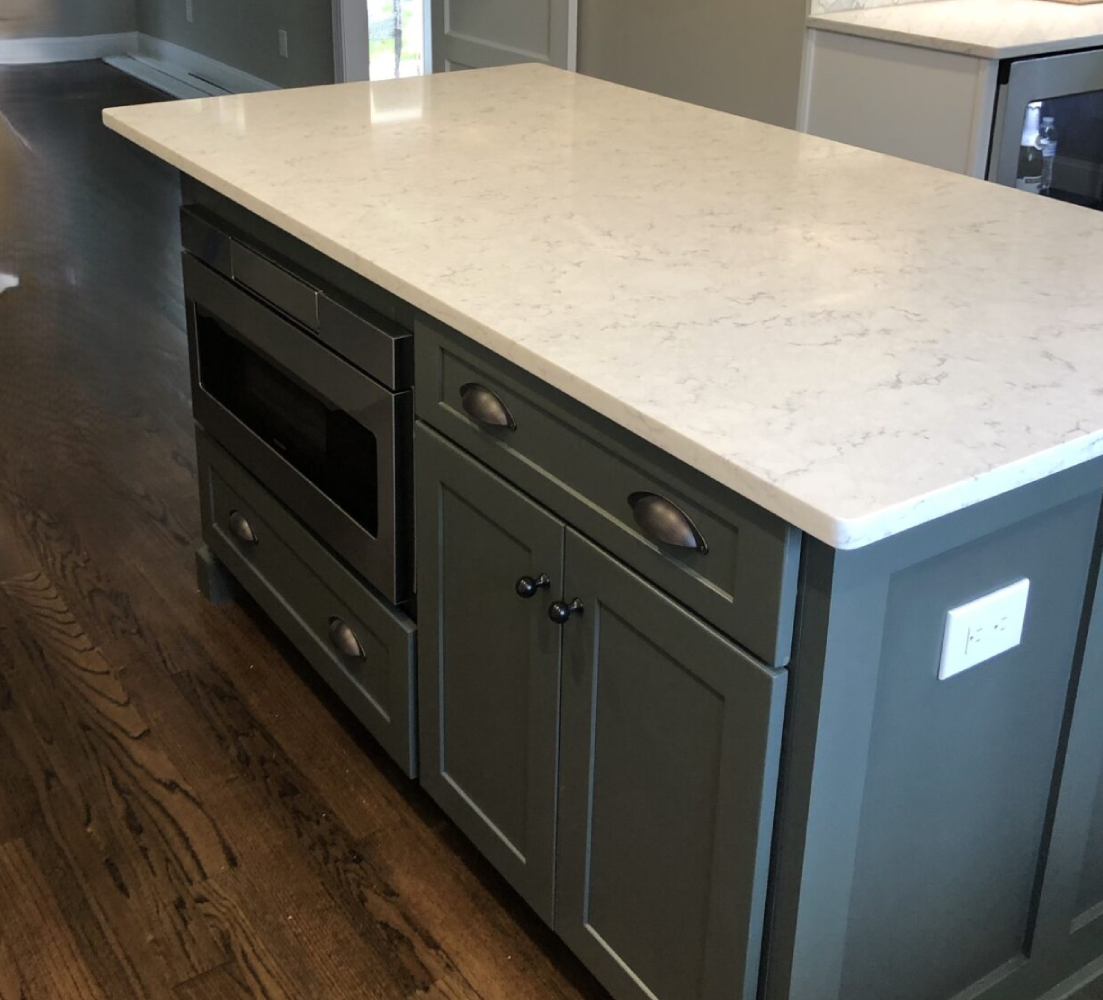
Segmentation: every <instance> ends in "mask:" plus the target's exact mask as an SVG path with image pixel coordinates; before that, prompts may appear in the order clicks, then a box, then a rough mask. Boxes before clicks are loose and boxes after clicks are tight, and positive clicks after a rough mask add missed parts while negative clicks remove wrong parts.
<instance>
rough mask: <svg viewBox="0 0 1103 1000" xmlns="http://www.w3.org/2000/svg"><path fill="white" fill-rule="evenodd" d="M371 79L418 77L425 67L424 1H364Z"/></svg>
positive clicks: (426, 13) (427, 19)
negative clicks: (366, 11) (366, 15)
mask: <svg viewBox="0 0 1103 1000" xmlns="http://www.w3.org/2000/svg"><path fill="white" fill-rule="evenodd" d="M366 3H367V6H368V54H369V61H368V72H369V74H370V78H371V79H372V80H394V79H395V78H397V77H405V76H421V75H422V74H423V73H425V72H427V71H428V67H427V66H426V57H427V52H426V48H427V46H426V44H425V41H426V28H427V26H428V24H429V18H428V16H427V15H428V12H427V10H426V8H427V6H428V0H366Z"/></svg>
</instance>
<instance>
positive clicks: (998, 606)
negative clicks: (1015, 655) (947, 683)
mask: <svg viewBox="0 0 1103 1000" xmlns="http://www.w3.org/2000/svg"><path fill="white" fill-rule="evenodd" d="M1029 592H1030V581H1029V580H1020V581H1019V582H1018V583H1013V584H1011V585H1010V586H1008V587H1004V588H1003V589H1002V590H997V591H994V592H993V593H991V594H986V595H985V596H984V597H978V598H977V599H976V600H975V601H970V602H969V603H968V604H963V605H961V607H959V608H954V609H953V610H952V611H950V612H948V613H947V615H946V631H945V632H944V633H943V635H942V662H941V663H940V664H939V668H938V679H939V680H942V681H944V680H946V678H948V677H953V676H954V674H960V673H961V672H962V671H963V670H968V669H969V668H970V667H975V666H976V665H977V664H978V663H983V662H984V661H985V660H990V659H992V657H993V656H998V655H999V654H1000V653H1004V652H1006V651H1007V650H1009V649H1013V648H1014V647H1015V646H1017V645H1018V644H1019V642H1020V640H1021V639H1022V637H1023V622H1024V620H1025V619H1026V599H1027V595H1028V594H1029Z"/></svg>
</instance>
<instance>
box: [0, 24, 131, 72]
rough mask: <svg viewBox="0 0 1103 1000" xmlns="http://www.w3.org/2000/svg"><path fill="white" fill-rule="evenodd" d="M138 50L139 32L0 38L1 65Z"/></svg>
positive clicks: (108, 54) (50, 61)
mask: <svg viewBox="0 0 1103 1000" xmlns="http://www.w3.org/2000/svg"><path fill="white" fill-rule="evenodd" d="M137 51H138V32H136V31H123V32H120V33H118V34H114V35H75V36H72V37H68V38H3V39H0V66H16V65H21V64H24V63H52V62H77V61H80V60H83V59H102V58H103V57H104V56H118V55H125V54H127V53H130V52H137Z"/></svg>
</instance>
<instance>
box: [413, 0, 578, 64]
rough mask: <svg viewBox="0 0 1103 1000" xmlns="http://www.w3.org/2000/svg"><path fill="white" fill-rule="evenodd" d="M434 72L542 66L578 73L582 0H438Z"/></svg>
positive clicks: (435, 14) (435, 2)
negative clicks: (489, 67) (520, 63)
mask: <svg viewBox="0 0 1103 1000" xmlns="http://www.w3.org/2000/svg"><path fill="white" fill-rule="evenodd" d="M432 3H433V71H434V72H438V73H439V72H441V71H442V70H452V69H481V68H483V67H485V66H505V65H508V64H509V63H519V62H542V63H549V64H550V65H552V66H559V67H561V68H562V69H570V70H573V69H574V68H575V57H576V49H577V39H578V0H432Z"/></svg>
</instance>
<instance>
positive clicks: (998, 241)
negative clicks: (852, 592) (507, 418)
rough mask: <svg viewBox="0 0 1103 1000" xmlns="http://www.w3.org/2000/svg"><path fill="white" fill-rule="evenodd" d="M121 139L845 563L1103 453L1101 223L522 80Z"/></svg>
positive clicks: (795, 139) (1001, 194)
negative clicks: (856, 552)
mask: <svg viewBox="0 0 1103 1000" xmlns="http://www.w3.org/2000/svg"><path fill="white" fill-rule="evenodd" d="M104 118H105V120H106V122H107V124H108V125H109V126H110V127H111V128H113V129H115V130H116V131H118V132H120V133H122V134H123V135H124V136H127V137H128V138H130V139H132V140H133V141H134V142H136V143H138V144H139V145H141V146H143V147H145V148H146V149H148V150H150V151H151V152H153V153H154V154H155V155H157V156H159V157H161V158H163V159H165V160H167V161H168V162H170V163H171V164H173V165H175V166H177V167H179V168H180V169H181V170H183V171H186V172H187V173H189V174H191V175H193V176H194V177H196V178H198V179H199V180H200V181H202V182H204V183H206V184H208V185H210V186H211V187H213V188H215V189H216V190H218V191H220V192H221V193H223V194H225V195H227V196H229V197H230V198H233V199H234V200H236V201H238V202H239V203H241V204H242V205H244V206H245V207H246V208H249V209H251V210H252V211H254V212H256V213H257V214H258V215H261V216H263V217H264V218H265V219H267V220H269V221H270V222H273V223H275V224H276V225H279V226H282V227H283V228H284V229H286V230H287V231H289V232H290V233H292V234H293V235H295V236H297V237H299V238H300V239H302V240H304V241H306V242H307V243H309V244H311V245H312V246H314V247H316V248H318V249H319V250H321V251H323V252H324V253H326V254H328V255H329V256H331V257H333V258H334V259H335V260H337V261H339V262H340V263H341V264H344V265H346V266H347V267H350V268H352V269H353V270H354V271H357V272H359V273H360V274H362V275H364V276H365V277H367V278H370V279H371V280H373V281H376V282H378V283H379V284H380V285H382V286H384V287H385V288H387V289H389V290H390V291H392V292H394V293H396V294H397V295H400V296H402V297H403V298H405V299H407V300H409V301H411V302H412V303H413V304H414V305H415V306H417V307H419V308H420V309H423V310H425V311H426V312H427V313H429V314H431V315H432V316H435V317H436V318H438V319H439V320H441V321H443V322H444V323H447V324H450V325H451V326H453V327H455V328H457V329H459V330H460V331H462V332H463V333H465V334H467V335H468V336H470V337H471V338H473V339H474V340H476V341H478V342H480V343H482V344H484V345H486V346H487V347H489V348H491V349H493V350H494V351H496V352H498V353H499V354H501V355H503V356H504V357H506V358H507V359H509V360H510V361H513V362H515V363H516V364H518V365H520V366H521V367H523V368H525V369H527V370H529V371H530V372H532V373H533V374H535V375H536V376H538V377H540V378H542V379H544V380H546V381H547V382H549V383H551V384H552V385H554V386H556V387H558V388H559V389H561V390H563V391H564V392H566V393H568V394H569V395H571V396H573V397H575V398H577V399H578V400H580V401H581V402H583V403H585V404H587V405H589V406H591V407H593V408H594V409H595V410H598V411H599V412H601V413H603V414H605V415H606V416H607V417H609V418H611V419H612V420H614V421H616V422H617V423H619V424H621V425H623V426H624V427H626V428H628V429H629V430H631V431H634V432H635V433H637V434H639V435H640V436H642V437H644V438H646V439H647V440H649V441H651V442H653V443H654V444H656V445H658V446H659V447H660V448H663V449H665V450H666V451H668V452H670V453H671V454H673V455H675V456H677V457H678V458H680V459H682V460H684V461H685V462H688V463H689V464H690V465H692V466H695V467H697V468H698V469H700V470H701V471H702V472H704V473H706V474H707V475H709V476H711V477H713V478H714V479H716V480H718V481H719V482H721V483H723V484H725V485H727V486H729V487H731V488H732V489H733V490H736V491H738V492H739V493H741V494H743V495H744V496H747V497H749V498H750V499H752V500H754V501H756V502H757V503H759V504H761V505H762V506H764V507H766V508H768V509H769V510H771V511H774V512H775V513H777V514H778V515H780V516H781V517H783V518H786V519H787V520H788V521H790V522H792V523H793V524H796V525H797V526H798V527H800V528H802V529H804V530H806V531H808V532H810V533H811V534H812V535H814V536H816V537H817V538H820V539H822V540H823V541H825V542H827V543H829V544H831V545H833V546H835V547H838V548H857V547H860V546H863V545H866V544H869V543H871V542H875V541H877V540H878V539H881V538H884V537H886V536H889V535H893V534H895V533H897V532H900V531H903V530H905V529H907V528H910V527H913V526H915V525H918V524H921V523H923V522H927V521H931V520H933V519H935V518H937V517H940V516H942V515H944V514H947V513H949V512H951V511H955V510H958V509H960V508H964V507H967V506H969V505H971V504H975V503H977V502H978V501H981V500H984V499H986V498H989V497H992V496H995V495H997V494H1000V493H1003V492H1005V491H1008V490H1011V489H1014V488H1015V487H1017V486H1020V485H1022V484H1025V483H1028V482H1031V481H1034V480H1037V479H1041V478H1043V477H1046V476H1048V475H1051V474H1052V473H1055V472H1057V471H1059V470H1062V469H1065V468H1068V467H1070V466H1073V465H1076V464H1078V463H1081V462H1084V461H1086V460H1088V459H1091V458H1093V457H1095V456H1098V455H1101V454H1103V283H1101V282H1100V280H1099V279H1100V275H1101V273H1103V272H1101V268H1103V213H1097V212H1091V211H1088V210H1086V209H1080V208H1075V207H1072V206H1069V205H1064V204H1059V203H1056V202H1049V201H1046V200H1044V199H1041V198H1038V197H1036V196H1031V195H1028V194H1025V193H1022V192H1019V191H1015V190H1013V189H1010V188H1003V187H998V186H996V185H995V184H989V183H986V182H984V181H978V180H973V179H970V178H967V177H962V176H958V175H956V174H952V173H949V172H945V171H941V170H936V169H933V168H930V167H925V166H921V165H919V164H915V163H909V162H905V161H902V160H894V159H890V158H888V157H885V156H882V155H881V154H878V153H872V152H869V151H867V150H861V149H856V148H854V147H850V146H844V145H840V144H837V143H833V142H829V141H827V140H824V139H819V138H816V137H813V136H809V135H802V134H800V133H797V132H791V131H788V130H785V129H779V128H774V127H772V126H768V125H763V124H761V123H758V122H753V121H748V120H746V119H741V118H736V117H732V116H729V115H725V114H723V113H720V112H717V111H710V110H706V109H703V108H698V107H694V106H691V105H688V104H681V103H678V102H676V101H672V100H668V99H666V98H662V97H656V96H653V95H650V94H644V93H641V92H639V91H634V90H629V89H626V88H623V87H618V86H615V85H613V84H609V83H605V82H602V81H598V80H595V79H591V78H588V77H584V76H577V75H574V74H570V73H565V72H561V71H559V70H553V69H549V68H547V67H541V66H533V65H530V66H517V67H508V68H502V69H493V70H476V71H467V72H461V73H450V74H445V75H437V76H431V77H425V78H421V79H410V80H399V81H393V82H385V83H376V84H361V83H358V84H346V85H343V86H337V87H319V88H312V89H306V90H290V91H277V92H269V93H261V94H250V95H243V96H233V97H217V98H210V99H205V100H199V101H180V102H176V103H172V104H156V105H149V106H143V107H134V108H125V109H114V110H109V111H107V112H105V114H104Z"/></svg>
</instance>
